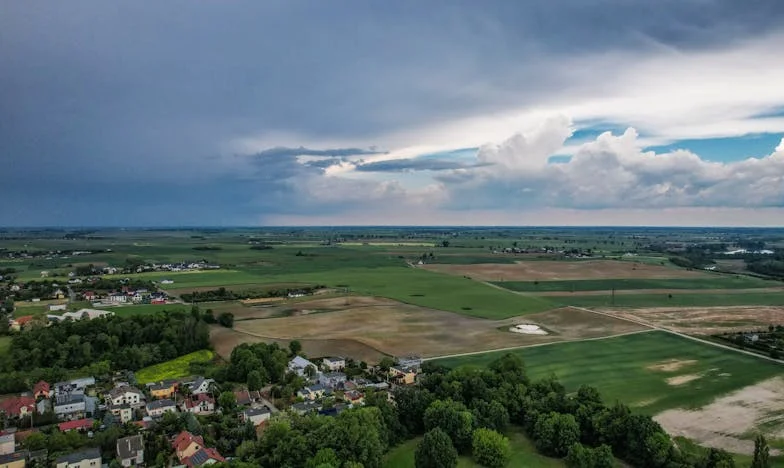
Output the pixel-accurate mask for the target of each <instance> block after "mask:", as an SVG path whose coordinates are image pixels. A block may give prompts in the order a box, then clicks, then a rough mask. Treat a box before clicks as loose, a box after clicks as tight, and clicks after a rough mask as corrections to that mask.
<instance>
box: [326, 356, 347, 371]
mask: <svg viewBox="0 0 784 468" xmlns="http://www.w3.org/2000/svg"><path fill="white" fill-rule="evenodd" d="M321 368H322V369H324V370H325V371H332V372H335V371H339V370H343V369H345V368H346V360H345V359H343V358H342V357H328V358H324V360H323V361H322V362H321Z"/></svg>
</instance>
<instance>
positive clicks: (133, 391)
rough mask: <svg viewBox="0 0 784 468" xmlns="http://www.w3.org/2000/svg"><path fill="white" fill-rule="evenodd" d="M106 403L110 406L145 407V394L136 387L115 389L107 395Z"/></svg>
mask: <svg viewBox="0 0 784 468" xmlns="http://www.w3.org/2000/svg"><path fill="white" fill-rule="evenodd" d="M105 398H106V403H107V404H109V405H110V406H119V405H123V404H126V405H129V406H131V407H142V406H144V394H143V393H142V392H141V390H139V389H138V388H136V387H130V386H123V387H115V388H113V389H111V390H110V391H109V393H107V394H106V395H105Z"/></svg>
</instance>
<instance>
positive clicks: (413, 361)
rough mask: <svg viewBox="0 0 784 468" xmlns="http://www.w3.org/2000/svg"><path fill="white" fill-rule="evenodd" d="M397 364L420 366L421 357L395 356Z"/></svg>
mask: <svg viewBox="0 0 784 468" xmlns="http://www.w3.org/2000/svg"><path fill="white" fill-rule="evenodd" d="M397 365H398V366H399V367H414V368H419V367H422V358H421V357H419V356H405V357H399V358H397Z"/></svg>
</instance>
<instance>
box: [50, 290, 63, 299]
mask: <svg viewBox="0 0 784 468" xmlns="http://www.w3.org/2000/svg"><path fill="white" fill-rule="evenodd" d="M52 298H54V299H65V292H63V290H62V289H56V290H55V291H54V292H53V293H52Z"/></svg>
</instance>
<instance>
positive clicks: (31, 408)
mask: <svg viewBox="0 0 784 468" xmlns="http://www.w3.org/2000/svg"><path fill="white" fill-rule="evenodd" d="M0 412H4V413H5V414H6V416H7V417H9V418H21V417H25V416H27V415H30V414H33V412H35V398H33V397H29V396H19V397H11V398H6V399H5V400H3V401H2V402H0Z"/></svg>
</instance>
